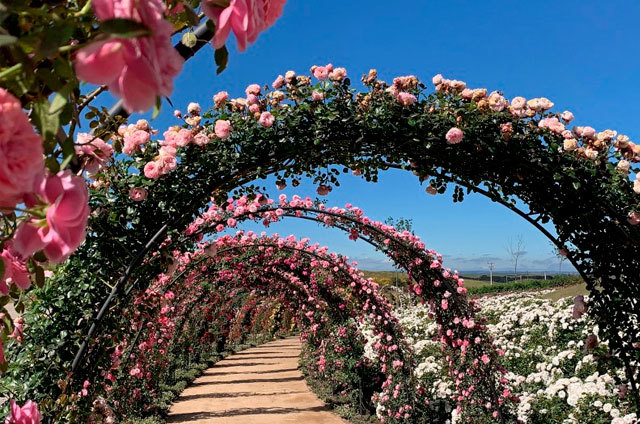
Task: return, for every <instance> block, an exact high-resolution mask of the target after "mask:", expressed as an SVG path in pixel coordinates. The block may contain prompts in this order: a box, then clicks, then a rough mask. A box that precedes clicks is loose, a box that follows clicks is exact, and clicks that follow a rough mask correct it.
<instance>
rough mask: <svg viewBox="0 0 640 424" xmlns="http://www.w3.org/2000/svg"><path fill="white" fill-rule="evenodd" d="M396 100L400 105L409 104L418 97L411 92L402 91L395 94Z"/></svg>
mask: <svg viewBox="0 0 640 424" xmlns="http://www.w3.org/2000/svg"><path fill="white" fill-rule="evenodd" d="M396 100H397V101H398V103H400V104H401V105H402V106H411V105H412V104H414V103H415V102H416V101H417V100H418V99H417V98H416V96H414V95H413V94H411V93H407V92H405V91H402V92H400V93H398V95H397V96H396Z"/></svg>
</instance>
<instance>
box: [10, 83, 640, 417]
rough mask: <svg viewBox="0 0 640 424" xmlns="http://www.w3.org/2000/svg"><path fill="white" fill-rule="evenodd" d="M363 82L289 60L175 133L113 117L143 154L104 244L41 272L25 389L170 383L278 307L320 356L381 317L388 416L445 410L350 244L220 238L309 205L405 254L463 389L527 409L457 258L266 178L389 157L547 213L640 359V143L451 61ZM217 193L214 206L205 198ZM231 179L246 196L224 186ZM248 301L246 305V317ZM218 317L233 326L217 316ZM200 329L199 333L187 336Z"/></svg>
mask: <svg viewBox="0 0 640 424" xmlns="http://www.w3.org/2000/svg"><path fill="white" fill-rule="evenodd" d="M345 73H346V72H345ZM363 81H364V83H365V85H366V86H367V87H368V88H369V89H368V91H366V92H363V93H355V92H354V90H352V89H351V88H350V81H349V80H348V79H347V78H344V76H337V77H336V78H334V79H333V80H331V81H329V80H322V81H321V82H319V83H318V84H316V85H315V86H312V85H311V79H310V78H309V77H306V76H296V75H294V74H289V73H288V74H287V76H286V77H283V78H281V79H280V78H279V79H278V80H276V82H274V91H268V92H264V93H263V90H262V88H261V87H258V89H257V91H256V90H255V87H254V88H253V89H252V92H251V93H249V92H248V93H247V99H240V100H239V99H236V100H231V101H227V99H226V98H225V96H222V97H218V96H217V99H216V106H215V108H214V109H212V110H211V111H210V112H207V113H205V114H203V115H202V116H201V115H200V113H194V114H193V116H190V118H193V119H189V118H188V119H187V121H186V122H185V123H184V125H183V127H182V128H181V127H174V128H170V129H169V130H168V131H167V132H165V133H164V140H163V141H162V142H160V143H158V142H152V141H147V142H145V143H146V144H144V146H142V145H140V144H136V143H135V140H134V139H135V137H134V135H135V134H136V132H138V131H143V132H148V133H150V132H151V129H150V128H148V126H147V127H145V126H144V125H139V126H136V125H132V126H130V127H128V128H122V129H120V130H119V131H118V132H117V134H116V133H115V129H114V137H118V139H119V140H120V141H121V144H122V146H124V147H125V148H126V149H127V152H128V154H129V155H130V157H125V158H123V159H122V160H121V161H117V162H116V163H115V164H114V166H113V167H112V168H110V170H109V172H108V173H107V174H105V176H104V178H103V179H101V180H100V184H96V185H95V187H94V188H93V189H92V191H91V208H92V210H93V214H92V216H91V219H90V223H89V231H90V232H89V234H88V236H87V241H86V242H85V244H84V245H83V246H82V247H81V249H79V251H78V253H76V254H75V255H74V256H73V257H72V258H71V259H70V260H69V261H68V262H67V263H65V264H64V265H62V266H61V267H60V269H59V272H57V273H56V275H55V276H54V277H53V278H52V284H46V285H44V286H43V287H41V288H38V289H36V290H38V296H39V298H40V299H42V300H41V301H39V302H37V303H36V304H34V305H33V307H32V309H31V310H30V311H29V313H28V314H27V315H26V316H25V318H26V320H27V323H28V326H29V332H28V334H29V335H28V337H27V340H26V344H23V345H21V346H20V347H16V348H15V349H8V354H7V356H8V358H9V360H10V363H11V364H13V365H12V366H11V367H10V369H9V372H8V375H9V376H13V377H15V379H16V381H25V382H26V383H25V386H23V387H15V388H13V389H14V391H15V393H17V394H19V396H27V394H30V395H31V396H33V395H34V394H37V397H39V400H42V401H44V402H45V405H46V407H48V408H50V409H49V410H50V411H55V413H56V414H67V413H70V412H69V406H70V404H71V402H83V401H86V400H83V399H75V400H72V399H71V396H70V395H71V394H74V393H78V392H80V391H81V390H83V382H84V381H88V382H89V384H90V385H91V386H90V387H91V390H95V392H92V393H95V395H96V396H97V395H102V396H108V393H111V394H112V395H113V396H115V395H116V394H118V393H120V394H121V395H122V393H125V392H130V391H132V390H135V389H138V390H139V392H140V393H141V396H143V395H145V394H146V395H149V394H153V393H156V392H154V391H153V390H154V388H153V387H149V386H145V384H147V383H144V381H145V376H146V373H151V374H152V375H153V374H154V373H156V374H158V373H162V372H164V371H166V369H169V368H167V367H170V366H171V364H170V363H168V362H165V363H163V362H162V361H161V358H162V357H164V356H166V355H167V353H168V352H182V353H176V355H179V354H193V355H200V354H203V352H206V351H207V349H209V348H211V346H214V345H216V344H217V343H218V342H219V341H220V340H221V339H227V338H228V337H230V334H231V333H232V331H231V330H232V328H233V327H234V326H238V325H242V322H244V321H245V317H246V316H253V317H256V316H259V315H260V316H261V314H264V313H266V312H265V311H279V312H278V314H286V315H287V317H289V318H287V319H286V320H282V321H281V322H280V324H277V325H280V326H281V327H282V328H284V327H287V328H291V327H290V325H291V323H292V322H295V323H296V324H297V325H299V326H300V328H301V329H302V332H303V333H302V334H303V338H304V339H305V340H306V341H307V343H308V349H309V352H310V353H309V354H310V355H311V356H314V355H315V356H314V357H318V358H320V356H322V355H323V353H322V352H323V349H326V345H327V343H324V344H323V342H322V341H323V340H339V339H340V337H339V336H338V334H339V333H340V334H344V333H345V332H346V333H348V334H357V332H358V331H359V330H358V325H362V324H364V323H366V322H368V321H372V320H373V322H374V323H375V325H376V326H379V328H378V327H376V328H377V329H378V331H379V332H380V334H379V335H380V336H381V341H380V342H379V343H378V346H377V347H376V349H378V352H379V353H380V356H381V357H383V358H384V360H383V363H380V364H368V363H366V362H363V364H361V366H362V367H363V368H362V369H363V370H365V369H366V373H365V372H364V371H363V376H362V378H363V381H364V380H366V381H370V382H373V383H371V384H373V385H376V384H377V386H375V387H373V388H372V392H374V391H376V390H379V391H380V394H379V396H380V399H385V397H386V399H385V400H383V402H382V403H385V404H386V405H387V410H386V412H387V414H391V415H390V416H389V418H388V420H390V421H393V420H398V421H401V420H408V421H409V422H411V420H413V419H414V417H416V416H419V415H420V414H430V413H437V411H436V412H434V410H435V409H434V408H431V407H427V406H425V405H424V403H423V402H422V403H421V398H420V393H413V391H412V389H413V388H411V389H408V388H407V387H396V384H397V382H399V381H402V382H403V384H404V383H405V382H407V381H411V378H410V376H411V371H412V370H411V365H412V363H411V352H410V351H409V350H408V348H407V347H406V346H405V345H404V343H403V341H402V330H401V329H400V328H398V326H397V322H396V321H395V319H394V317H393V311H392V310H391V307H390V305H389V304H388V303H387V302H386V301H385V300H384V299H383V298H382V297H381V296H380V295H379V294H378V292H377V288H376V287H375V285H372V284H371V282H369V281H367V280H364V279H363V278H362V277H361V276H360V275H359V274H358V272H357V271H356V270H355V269H354V268H353V267H352V266H350V265H349V264H348V262H347V261H346V259H344V258H342V257H340V256H335V255H331V254H328V253H327V252H326V251H324V250H323V249H318V248H317V247H314V246H313V245H309V244H308V243H306V242H305V241H296V240H292V239H279V238H274V237H266V236H257V235H250V234H238V235H237V236H235V237H234V236H222V237H219V238H217V239H214V241H212V242H203V241H202V240H203V239H202V237H204V235H205V234H209V233H215V232H219V231H221V230H223V229H224V228H226V227H233V226H235V225H236V224H237V222H239V221H241V220H249V219H251V220H260V221H265V222H266V223H269V222H273V221H276V220H279V219H280V218H281V217H297V218H301V219H311V220H315V221H318V222H321V223H323V224H324V225H327V226H332V227H337V228H339V229H341V230H344V231H346V232H348V233H349V234H350V236H352V237H353V238H360V239H363V240H365V241H366V242H369V243H371V244H373V245H374V246H375V247H376V248H377V249H379V250H381V251H383V252H384V253H386V254H387V255H388V256H389V257H390V258H391V259H392V260H393V261H394V262H395V263H396V264H398V266H400V267H402V268H404V269H405V270H406V271H407V272H408V273H409V275H410V278H411V281H412V291H413V293H415V294H416V295H418V296H420V297H421V298H422V299H424V300H425V301H427V302H432V313H433V314H434V317H435V319H436V320H437V321H438V324H439V326H440V327H439V328H440V337H441V341H442V344H443V349H447V350H448V351H447V352H448V355H447V356H448V358H449V363H448V364H446V365H447V367H448V369H449V370H450V373H452V374H453V375H455V376H456V377H457V381H458V382H459V383H458V387H457V393H456V395H457V396H456V398H455V399H454V400H453V401H454V403H455V404H457V405H459V406H460V408H461V410H462V411H463V413H464V414H466V416H467V417H469V418H471V419H473V418H474V417H479V416H481V415H485V414H490V415H493V414H494V413H495V416H499V417H501V419H503V420H505V421H509V420H511V416H510V413H509V404H510V399H509V394H508V393H504V392H503V390H502V389H501V382H500V373H501V370H500V366H499V358H498V355H497V352H495V349H494V348H493V346H492V344H491V341H490V340H489V339H488V338H487V337H486V336H485V334H484V331H483V327H482V325H481V323H476V322H475V321H474V319H473V318H474V313H475V307H474V305H473V302H470V301H468V300H467V298H466V296H465V290H464V287H463V285H462V282H461V281H460V279H459V277H458V276H457V275H456V274H451V273H450V272H449V271H448V270H446V269H443V268H442V261H441V258H439V257H438V256H437V254H435V252H433V251H429V250H425V247H424V245H423V244H422V243H421V242H420V241H419V240H418V239H417V238H415V237H414V236H413V235H411V234H408V233H401V232H398V231H396V230H395V229H393V228H390V227H386V226H384V225H381V224H379V223H374V222H371V221H370V220H368V219H365V217H364V215H362V213H361V211H360V210H358V209H357V208H347V209H328V208H325V207H323V205H321V204H316V203H314V202H312V201H310V200H308V199H299V198H296V199H293V200H292V201H286V199H283V200H281V201H280V203H279V204H276V203H275V202H273V203H272V201H271V202H270V201H268V200H267V199H265V198H264V197H263V196H261V195H260V194H259V193H261V192H264V190H263V188H261V187H260V186H259V184H258V183H256V181H258V180H260V179H263V178H266V177H267V176H269V175H275V176H276V179H277V183H278V184H279V185H280V186H282V185H283V184H285V183H287V182H288V183H290V184H293V185H297V184H298V183H299V182H300V179H301V176H305V175H306V176H309V177H313V178H314V180H315V182H316V183H317V184H318V185H319V193H320V194H323V193H326V192H327V191H329V190H330V189H331V186H332V185H337V184H339V180H338V177H339V175H340V174H341V173H342V172H347V171H352V172H353V173H354V174H356V175H361V176H362V177H363V178H365V179H366V180H368V181H374V182H375V181H376V180H377V178H378V172H379V170H381V169H382V170H384V169H388V168H401V169H406V170H408V171H410V172H413V173H414V174H416V176H417V178H418V179H419V180H420V182H423V181H428V183H427V185H428V191H429V192H431V193H436V192H438V193H443V192H444V191H445V190H446V187H447V184H452V185H454V186H455V188H454V201H462V200H463V197H464V195H465V193H469V192H471V191H474V192H478V193H481V194H483V195H485V196H487V197H488V198H490V199H491V200H492V201H496V202H499V203H501V204H503V205H504V206H506V207H508V208H509V209H511V210H513V211H514V212H516V213H517V214H519V215H520V216H522V217H523V218H524V219H525V220H526V221H528V222H530V223H531V224H532V225H534V226H535V227H536V228H538V229H539V230H540V231H542V232H543V233H544V234H545V235H546V236H547V237H549V238H550V240H551V241H552V242H553V243H554V244H555V245H556V246H557V247H558V249H562V250H564V251H566V252H567V256H568V258H569V260H570V261H571V262H572V264H573V265H574V266H575V267H576V269H577V270H578V271H579V272H580V274H581V275H582V276H583V278H584V279H585V281H586V282H587V286H588V288H589V289H590V290H591V299H590V304H589V313H590V314H593V316H594V317H595V318H596V319H597V320H598V321H599V324H600V326H601V328H602V330H603V332H604V333H603V334H604V335H606V337H607V338H608V339H609V340H610V341H611V348H612V349H613V350H614V352H616V353H617V354H619V355H620V357H621V358H622V359H623V360H624V361H625V362H626V363H627V364H630V363H631V362H633V361H635V360H637V359H638V352H637V349H636V348H635V346H634V343H635V342H637V341H638V334H637V328H636V323H637V320H638V312H639V310H638V309H639V307H638V303H637V294H638V275H640V272H639V271H640V260H639V259H638V258H637V255H636V254H635V246H637V245H638V242H640V232H639V230H638V227H637V224H638V223H640V219H639V218H638V216H640V215H638V209H637V208H638V197H637V196H638V195H637V194H636V193H635V192H634V189H633V184H632V183H631V182H630V181H629V179H628V176H627V172H628V170H629V163H628V161H632V162H635V161H636V160H637V159H638V152H637V151H636V150H637V149H635V145H634V144H633V143H631V142H630V141H629V140H628V139H627V138H625V137H623V136H616V134H614V133H613V132H611V131H603V132H601V133H595V131H591V130H592V129H590V128H589V127H578V129H576V130H574V131H573V132H571V131H567V130H566V129H565V127H564V124H562V123H561V122H560V120H559V119H558V118H557V117H556V116H555V115H553V114H551V113H549V112H547V111H548V109H550V104H549V102H548V100H546V99H533V100H532V101H530V102H528V103H527V102H525V101H524V99H522V98H516V99H514V101H513V102H511V105H509V104H508V102H507V101H506V99H504V97H502V95H500V94H499V93H492V94H490V95H487V94H486V90H484V91H483V90H469V89H466V88H465V86H464V83H461V82H459V81H449V80H443V79H441V78H439V77H438V78H436V79H434V83H436V92H434V93H431V94H427V93H426V92H425V87H424V86H423V85H422V84H421V83H419V82H418V81H417V80H416V79H415V78H413V77H404V78H398V79H396V80H395V81H394V83H393V84H392V85H387V84H385V83H383V82H382V81H379V80H377V79H376V77H375V75H374V73H370V74H369V75H368V76H365V78H363ZM281 90H282V91H281ZM519 99H522V100H519ZM247 102H248V103H249V104H247ZM252 105H258V106H259V110H263V111H264V110H267V109H269V110H270V111H271V112H270V113H271V114H272V116H273V117H274V120H273V121H272V122H264V121H263V122H259V120H258V119H257V118H258V117H259V116H261V115H262V114H261V113H257V114H256V113H255V112H251V110H250V107H248V106H252ZM254 109H255V108H254ZM254 118H256V119H254ZM452 129H455V130H457V131H453V132H451V130H452ZM213 134H215V136H213ZM625 163H626V165H625ZM620 164H622V165H620ZM132 168H133V169H136V170H137V172H136V173H134V174H133V175H132V174H131V172H130V170H131V169H132ZM132 187H144V188H145V189H146V190H148V191H149V196H148V198H146V199H145V201H143V202H136V201H135V200H134V199H131V198H130V197H129V192H130V189H131V188H132ZM212 193H213V201H214V206H210V207H208V209H207V210H206V211H205V208H207V206H206V205H209V204H210V203H209V202H210V200H211V199H210V196H211V195H212ZM230 193H231V194H232V195H233V196H234V197H235V198H236V200H235V201H231V202H226V203H225V199H226V198H227V196H228V195H229V194H230ZM516 199H518V200H520V202H519V203H518V202H516ZM215 204H218V205H224V206H223V207H218V206H215ZM521 204H524V205H526V206H527V207H528V210H525V209H522V207H521V206H520V205H521ZM203 211H204V212H203ZM547 223H550V224H552V225H553V228H554V229H555V233H554V232H553V231H552V230H550V227H549V226H548V225H545V224H547ZM91 230H93V231H95V232H91ZM98 234H100V236H98ZM105 234H109V235H110V236H108V237H105V236H104V235H105ZM211 246H215V248H213V247H211ZM341 305H343V306H344V307H342V308H341V307H340V306H341ZM374 306H375V309H374ZM239 310H240V311H242V310H244V313H243V314H240V313H238V315H237V316H236V315H235V312H237V311H239ZM374 310H375V311H378V312H373V311H374ZM86 311H95V314H93V313H92V314H90V315H87V313H86ZM234 311H235V312H234ZM309 312H312V313H311V314H308V313H309ZM44 316H46V317H48V319H46V320H44V319H42V318H41V317H44ZM230 316H231V318H229V317H230ZM378 316H380V318H378ZM209 317H210V318H209ZM234 318H235V319H234ZM212 321H215V322H219V323H222V322H223V321H225V322H227V323H228V326H227V327H226V328H225V327H224V326H223V325H220V326H216V329H215V334H214V333H208V332H207V326H208V325H209V324H210V323H211V322H212ZM380 321H381V322H380ZM261 322H266V321H261ZM369 324H371V322H369ZM259 327H260V326H259V325H256V326H255V328H259ZM185 328H189V329H192V330H193V331H192V332H191V333H189V332H187V331H185ZM53 329H55V330H56V331H54V332H55V333H56V334H59V337H58V338H57V339H56V340H54V341H51V340H48V339H47V338H46V335H47V334H50V333H51V332H52V330H53ZM158 338H161V339H162V340H163V342H162V343H160V344H161V345H162V344H164V343H165V342H166V343H167V347H166V348H165V347H164V346H159V345H158V343H157V340H158ZM389 338H390V339H389ZM348 339H349V340H351V338H348ZM154 340H155V342H154ZM354 340H358V343H357V344H355V345H352V346H348V347H345V348H348V349H351V350H352V351H355V352H362V350H363V343H364V342H362V340H361V339H360V338H358V337H356V338H355V339H354ZM385 340H387V342H385ZM476 340H477V342H476ZM195 341H197V343H195ZM140 346H142V348H140ZM184 346H193V349H195V350H194V352H189V350H188V349H187V350H186V352H187V353H184V352H185V349H183V347H184ZM394 346H395V348H393V347H394ZM10 347H11V346H10ZM37 358H47V360H46V361H42V360H37ZM27 364H29V366H27ZM469 370H471V371H473V372H469ZM627 373H628V376H627V377H628V378H629V380H630V382H631V384H632V385H633V387H634V391H636V392H637V390H636V389H635V379H636V377H637V376H636V373H637V370H635V369H634V368H633V367H631V366H628V367H627ZM365 374H366V375H365ZM400 375H402V376H405V377H406V378H399V376H400ZM365 377H366V378H365ZM155 383H157V384H160V382H155ZM155 383H154V384H155ZM84 389H87V388H86V387H85V388H84ZM142 389H144V390H142ZM118 391H120V392H118ZM61 394H62V395H66V396H61ZM46 399H50V401H49V403H46V402H47V401H46ZM368 401H369V400H368V399H363V402H368ZM141 404H144V402H141ZM71 414H72V413H71ZM405 414H406V417H405ZM59 416H62V415H59Z"/></svg>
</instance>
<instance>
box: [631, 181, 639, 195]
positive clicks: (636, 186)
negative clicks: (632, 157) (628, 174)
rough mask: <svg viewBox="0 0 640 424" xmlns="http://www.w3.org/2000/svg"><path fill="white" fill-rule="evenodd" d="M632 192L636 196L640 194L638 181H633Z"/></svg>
mask: <svg viewBox="0 0 640 424" xmlns="http://www.w3.org/2000/svg"><path fill="white" fill-rule="evenodd" d="M633 191H634V192H635V193H636V194H640V180H634V181H633Z"/></svg>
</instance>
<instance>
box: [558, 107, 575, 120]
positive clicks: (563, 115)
mask: <svg viewBox="0 0 640 424" xmlns="http://www.w3.org/2000/svg"><path fill="white" fill-rule="evenodd" d="M560 118H562V120H563V121H565V122H571V121H573V118H574V116H573V113H571V112H569V111H568V110H565V111H564V112H562V113H561V114H560Z"/></svg>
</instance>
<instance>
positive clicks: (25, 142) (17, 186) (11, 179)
mask: <svg viewBox="0 0 640 424" xmlns="http://www.w3.org/2000/svg"><path fill="white" fill-rule="evenodd" d="M43 154H44V151H43V149H42V138H41V137H40V136H39V135H38V134H36V132H35V131H34V130H33V126H32V125H31V123H30V122H29V118H28V117H27V115H25V113H24V112H23V111H22V106H21V105H20V102H19V101H18V99H16V98H15V97H14V96H13V95H12V94H11V93H9V92H8V91H7V90H5V89H4V88H0V206H4V207H8V208H11V209H13V208H14V207H15V205H16V204H17V203H20V202H21V200H22V199H21V197H22V195H23V194H24V193H28V192H30V191H31V190H32V188H33V183H34V181H35V180H36V178H37V177H38V175H39V174H40V173H41V172H42V170H43V169H44V159H43Z"/></svg>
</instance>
